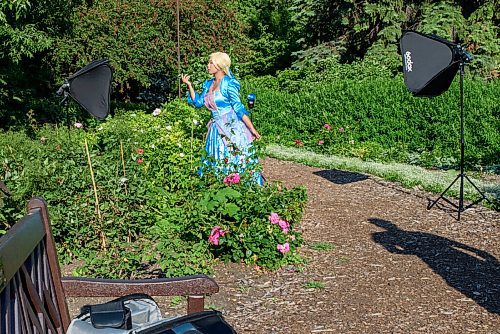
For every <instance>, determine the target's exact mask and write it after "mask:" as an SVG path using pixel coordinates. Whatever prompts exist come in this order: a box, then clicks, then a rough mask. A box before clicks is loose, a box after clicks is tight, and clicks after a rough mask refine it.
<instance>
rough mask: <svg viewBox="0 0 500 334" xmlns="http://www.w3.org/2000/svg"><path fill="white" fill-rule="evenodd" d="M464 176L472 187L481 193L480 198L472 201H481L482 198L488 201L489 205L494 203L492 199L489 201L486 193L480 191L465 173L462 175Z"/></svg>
mask: <svg viewBox="0 0 500 334" xmlns="http://www.w3.org/2000/svg"><path fill="white" fill-rule="evenodd" d="M464 176H465V178H466V179H467V181H469V183H470V184H471V185H472V186H473V187H474V189H476V191H477V192H478V193H479V194H480V195H481V198H480V199H479V200H478V201H476V202H474V204H475V203H479V202H481V201H482V200H483V199H485V200H486V201H487V202H488V203H490V204H491V205H494V204H493V202H492V201H490V199H489V198H488V197H486V195H485V194H484V192H482V191H481V190H480V189H479V188H478V187H477V186H476V185H475V184H474V182H472V180H471V179H470V178H469V177H468V176H467V175H464Z"/></svg>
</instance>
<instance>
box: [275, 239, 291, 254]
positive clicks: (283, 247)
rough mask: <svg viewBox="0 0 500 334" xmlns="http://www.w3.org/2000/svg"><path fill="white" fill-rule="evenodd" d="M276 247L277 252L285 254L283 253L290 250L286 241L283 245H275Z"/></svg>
mask: <svg viewBox="0 0 500 334" xmlns="http://www.w3.org/2000/svg"><path fill="white" fill-rule="evenodd" d="M276 248H277V249H278V252H280V253H282V254H285V253H288V252H289V251H290V245H289V244H288V242H285V243H284V244H283V245H280V244H278V245H276Z"/></svg>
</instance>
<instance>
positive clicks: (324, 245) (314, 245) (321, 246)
mask: <svg viewBox="0 0 500 334" xmlns="http://www.w3.org/2000/svg"><path fill="white" fill-rule="evenodd" d="M308 247H309V248H310V249H313V250H317V251H330V250H333V249H335V245H334V244H332V243H331V242H311V243H310V244H309V245H308Z"/></svg>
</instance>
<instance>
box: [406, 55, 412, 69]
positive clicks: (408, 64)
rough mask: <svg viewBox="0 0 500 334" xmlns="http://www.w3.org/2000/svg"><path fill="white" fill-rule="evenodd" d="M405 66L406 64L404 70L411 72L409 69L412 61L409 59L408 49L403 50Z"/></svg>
mask: <svg viewBox="0 0 500 334" xmlns="http://www.w3.org/2000/svg"><path fill="white" fill-rule="evenodd" d="M405 66H406V72H411V70H412V69H413V62H412V61H411V52H410V51H406V52H405Z"/></svg>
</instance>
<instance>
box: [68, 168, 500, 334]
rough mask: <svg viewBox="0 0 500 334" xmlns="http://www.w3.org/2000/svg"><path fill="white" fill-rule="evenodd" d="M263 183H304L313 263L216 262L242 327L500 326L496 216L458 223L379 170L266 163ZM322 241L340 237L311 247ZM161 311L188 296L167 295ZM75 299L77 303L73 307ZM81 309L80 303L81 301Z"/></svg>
mask: <svg viewBox="0 0 500 334" xmlns="http://www.w3.org/2000/svg"><path fill="white" fill-rule="evenodd" d="M262 163H263V167H264V175H265V176H266V178H267V179H268V180H276V181H281V182H283V184H284V185H286V186H288V187H292V186H296V185H303V186H305V187H306V188H307V191H308V196H309V202H308V205H307V208H306V211H305V214H304V217H303V219H302V222H301V224H300V227H299V228H300V229H301V231H302V232H303V235H304V240H305V245H304V247H303V248H302V250H301V253H302V255H303V256H304V257H305V258H306V259H307V260H308V261H307V264H306V265H305V266H303V267H302V268H299V267H293V266H290V267H287V268H283V269H281V270H279V271H275V272H266V271H262V270H260V269H259V268H252V267H247V266H244V265H239V264H220V265H217V266H216V268H215V275H214V276H215V279H216V280H217V282H218V283H219V285H220V292H219V293H217V294H216V295H213V296H210V297H209V298H208V299H207V302H206V304H207V306H208V307H211V308H216V309H218V310H221V311H222V312H223V314H224V316H225V318H226V319H227V320H228V322H229V323H231V324H232V325H233V326H234V327H235V329H236V330H237V331H238V333H287V334H294V333H297V334H298V333H447V334H452V333H488V334H491V333H500V264H499V262H498V258H499V257H500V213H499V212H495V211H492V210H490V209H486V208H483V207H481V206H478V205H476V206H474V207H473V208H471V209H469V210H467V211H465V212H464V213H463V214H462V219H461V221H457V219H456V216H457V214H456V212H455V211H453V210H452V208H450V207H449V206H448V207H447V206H445V205H443V204H442V203H441V202H443V203H444V204H446V203H445V202H444V201H440V202H439V203H438V205H436V206H435V207H434V208H432V209H431V210H427V204H428V201H429V198H432V199H434V198H436V195H433V194H428V193H425V192H422V191H420V190H418V189H413V190H408V189H404V188H402V187H400V186H398V185H397V184H394V183H389V182H385V181H383V180H381V179H379V178H376V177H373V176H369V175H363V174H359V173H350V172H344V171H339V170H321V169H318V168H313V167H307V166H304V165H300V164H296V163H292V162H285V161H279V160H275V159H270V158H267V159H264V160H263V161H262ZM318 242H327V243H330V244H333V245H335V247H334V248H333V249H329V250H315V247H314V245H315V244H316V243H318ZM160 302H161V303H162V307H163V309H164V311H165V312H166V313H179V312H181V311H182V309H183V308H184V307H185V302H180V303H176V300H174V301H171V300H160ZM77 304H78V301H77V300H70V311H71V312H72V313H73V314H75V313H76V310H77V307H76V305H77ZM80 305H81V303H80Z"/></svg>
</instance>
